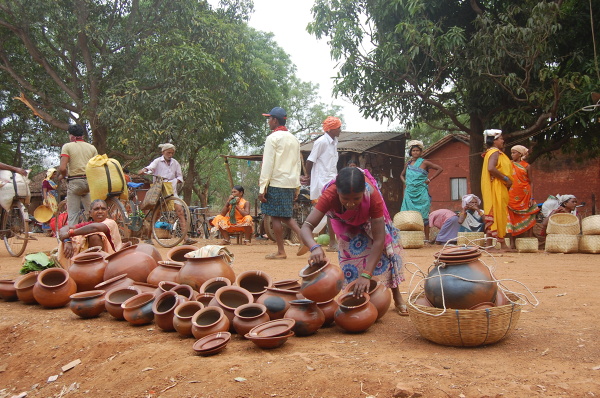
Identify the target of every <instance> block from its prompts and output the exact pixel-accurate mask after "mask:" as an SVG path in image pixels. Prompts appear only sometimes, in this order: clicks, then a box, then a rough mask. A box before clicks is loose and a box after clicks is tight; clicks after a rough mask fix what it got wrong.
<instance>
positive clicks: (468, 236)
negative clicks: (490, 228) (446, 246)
mask: <svg viewBox="0 0 600 398" xmlns="http://www.w3.org/2000/svg"><path fill="white" fill-rule="evenodd" d="M483 238H485V233H483V232H459V233H458V237H457V239H456V244H457V245H472V244H473V243H475V244H476V245H479V246H484V244H483V243H484V241H483V240H479V241H477V240H476V239H483ZM473 241H475V242H473Z"/></svg>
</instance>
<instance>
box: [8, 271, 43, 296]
mask: <svg viewBox="0 0 600 398" xmlns="http://www.w3.org/2000/svg"><path fill="white" fill-rule="evenodd" d="M39 274H40V273H39V272H38V271H34V272H30V273H28V274H25V275H23V276H21V277H19V278H17V280H16V281H15V285H14V286H15V290H16V292H17V297H18V298H19V300H20V301H22V302H23V303H25V304H37V301H36V300H35V297H33V286H34V285H35V283H36V282H37V279H38V275H39Z"/></svg>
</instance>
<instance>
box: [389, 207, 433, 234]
mask: <svg viewBox="0 0 600 398" xmlns="http://www.w3.org/2000/svg"><path fill="white" fill-rule="evenodd" d="M394 226H395V227H396V228H398V229H399V230H400V231H423V230H424V229H425V225H424V224H423V217H422V216H421V213H419V212H418V211H413V210H406V211H401V212H398V213H396V215H395V216H394Z"/></svg>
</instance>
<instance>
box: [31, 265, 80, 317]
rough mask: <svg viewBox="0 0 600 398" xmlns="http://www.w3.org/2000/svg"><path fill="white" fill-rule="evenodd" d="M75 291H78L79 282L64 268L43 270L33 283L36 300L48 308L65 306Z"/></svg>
mask: <svg viewBox="0 0 600 398" xmlns="http://www.w3.org/2000/svg"><path fill="white" fill-rule="evenodd" d="M75 292H77V284H76V283H75V281H74V280H73V278H71V276H70V275H69V273H68V272H67V270H65V269H62V268H48V269H45V270H43V271H42V272H40V274H39V275H38V280H37V282H36V283H35V285H33V297H35V301H37V302H38V303H40V305H42V306H44V307H46V308H59V307H64V306H65V305H67V304H68V303H69V301H70V300H71V295H72V294H74V293H75Z"/></svg>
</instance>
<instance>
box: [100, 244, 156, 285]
mask: <svg viewBox="0 0 600 398" xmlns="http://www.w3.org/2000/svg"><path fill="white" fill-rule="evenodd" d="M148 246H150V245H148ZM137 248H138V245H133V246H129V247H126V248H124V249H121V250H119V251H118V252H115V253H113V254H111V255H110V256H108V257H106V260H107V261H108V265H107V266H106V269H105V270H104V280H108V279H110V278H113V277H115V276H117V275H121V274H127V276H128V277H129V278H131V279H133V280H134V281H136V282H146V280H147V279H148V275H149V274H150V272H151V271H152V270H153V269H154V268H156V267H157V266H158V262H157V261H156V260H155V259H154V258H153V257H152V256H151V255H149V254H146V253H144V252H142V251H138V250H137Z"/></svg>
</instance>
